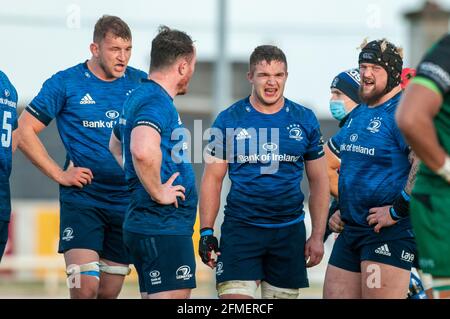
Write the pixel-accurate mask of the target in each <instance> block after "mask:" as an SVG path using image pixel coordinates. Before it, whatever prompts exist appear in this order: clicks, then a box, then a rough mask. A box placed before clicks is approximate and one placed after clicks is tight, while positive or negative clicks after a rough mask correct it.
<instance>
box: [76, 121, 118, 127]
mask: <svg viewBox="0 0 450 319" xmlns="http://www.w3.org/2000/svg"><path fill="white" fill-rule="evenodd" d="M116 122H117V121H102V120H99V121H87V120H84V121H83V122H82V123H83V126H84V127H89V128H113V127H114V125H115V124H116Z"/></svg>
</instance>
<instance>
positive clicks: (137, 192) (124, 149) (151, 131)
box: [110, 26, 197, 299]
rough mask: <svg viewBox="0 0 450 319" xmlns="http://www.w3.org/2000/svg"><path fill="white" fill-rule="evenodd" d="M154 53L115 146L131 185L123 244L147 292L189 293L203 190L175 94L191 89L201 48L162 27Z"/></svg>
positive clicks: (186, 295) (146, 295)
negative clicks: (194, 235) (198, 187)
mask: <svg viewBox="0 0 450 319" xmlns="http://www.w3.org/2000/svg"><path fill="white" fill-rule="evenodd" d="M150 55H151V60H150V74H149V79H148V80H146V81H144V82H143V83H142V85H141V86H139V87H138V88H137V89H136V90H134V91H133V92H132V93H131V94H130V96H129V98H128V99H127V100H126V102H125V104H124V112H123V118H121V121H120V122H121V125H118V126H116V128H117V129H116V128H115V129H114V132H113V133H112V134H111V140H110V150H111V152H112V153H113V154H114V156H115V158H116V159H117V160H118V162H119V163H120V164H121V165H123V168H124V170H125V176H126V179H127V181H128V185H129V188H130V190H131V203H130V205H129V207H128V211H127V214H126V217H125V222H124V225H123V231H124V242H125V245H126V247H127V249H128V251H129V253H130V256H131V258H132V261H133V264H134V266H135V267H136V270H137V272H138V276H139V289H140V292H141V296H142V298H143V299H162V298H164V299H168V298H176V299H185V298H189V297H190V294H191V289H193V288H195V286H196V284H195V254H194V248H193V244H192V233H193V227H194V222H195V216H196V212H197V191H196V189H195V176H194V171H193V168H192V164H191V163H190V161H189V157H188V154H189V153H188V149H189V147H190V146H189V139H188V138H189V136H190V135H189V132H187V131H186V129H185V128H184V126H183V123H182V122H181V119H180V116H179V115H178V112H177V110H176V108H175V105H174V103H173V98H174V97H175V96H176V95H182V94H185V93H186V92H187V88H188V85H189V81H190V79H191V77H192V75H193V73H194V69H195V62H196V52H195V47H194V45H193V41H192V39H191V38H190V36H189V35H187V34H186V33H184V32H182V31H178V30H174V29H170V28H168V27H166V26H161V27H160V29H159V33H158V35H157V36H156V37H155V38H154V39H153V41H152V49H151V54H150Z"/></svg>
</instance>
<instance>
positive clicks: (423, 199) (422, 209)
mask: <svg viewBox="0 0 450 319" xmlns="http://www.w3.org/2000/svg"><path fill="white" fill-rule="evenodd" d="M410 205H411V222H412V225H413V230H414V233H415V236H416V242H417V248H418V255H419V265H420V268H421V269H422V271H423V272H425V273H429V274H431V275H433V276H436V277H450V196H448V195H447V196H445V195H430V194H423V193H418V192H414V191H413V194H412V196H411V203H410Z"/></svg>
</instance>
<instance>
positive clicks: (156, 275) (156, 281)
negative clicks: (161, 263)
mask: <svg viewBox="0 0 450 319" xmlns="http://www.w3.org/2000/svg"><path fill="white" fill-rule="evenodd" d="M149 275H150V282H151V284H152V285H160V284H161V273H160V272H159V271H158V270H152V271H150V272H149Z"/></svg>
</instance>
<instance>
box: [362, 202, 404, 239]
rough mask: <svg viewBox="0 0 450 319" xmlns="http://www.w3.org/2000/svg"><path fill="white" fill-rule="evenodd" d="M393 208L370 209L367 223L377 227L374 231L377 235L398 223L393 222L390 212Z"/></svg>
mask: <svg viewBox="0 0 450 319" xmlns="http://www.w3.org/2000/svg"><path fill="white" fill-rule="evenodd" d="M389 208H391V206H383V207H374V208H371V209H369V216H367V222H368V223H369V225H370V226H373V225H375V227H374V229H373V230H374V231H375V232H376V233H379V232H380V229H381V228H383V227H389V226H392V225H394V224H396V223H397V221H395V220H393V219H392V217H391V214H390V212H389Z"/></svg>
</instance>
